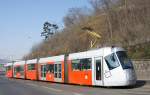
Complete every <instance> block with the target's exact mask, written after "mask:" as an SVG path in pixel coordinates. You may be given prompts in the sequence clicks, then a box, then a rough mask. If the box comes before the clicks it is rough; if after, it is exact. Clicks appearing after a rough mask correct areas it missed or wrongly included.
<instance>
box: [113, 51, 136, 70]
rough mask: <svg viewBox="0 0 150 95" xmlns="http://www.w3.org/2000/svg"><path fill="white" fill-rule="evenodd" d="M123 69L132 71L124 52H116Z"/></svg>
mask: <svg viewBox="0 0 150 95" xmlns="http://www.w3.org/2000/svg"><path fill="white" fill-rule="evenodd" d="M116 54H117V56H118V59H119V61H120V63H121V65H122V68H123V69H132V68H133V65H132V62H131V60H130V59H129V58H128V56H127V54H126V52H125V51H118V52H116Z"/></svg>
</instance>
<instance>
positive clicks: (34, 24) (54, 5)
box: [0, 0, 89, 59]
mask: <svg viewBox="0 0 150 95" xmlns="http://www.w3.org/2000/svg"><path fill="white" fill-rule="evenodd" d="M85 6H89V4H88V0H0V58H9V59H20V58H22V56H23V55H25V54H27V53H28V52H29V51H30V49H31V47H32V46H33V45H34V44H37V43H39V42H40V41H41V40H42V38H41V37H40V33H41V32H42V28H43V23H44V22H45V21H49V22H53V23H56V24H58V25H59V27H62V26H63V17H64V16H65V15H66V14H67V12H68V9H69V8H72V7H85Z"/></svg>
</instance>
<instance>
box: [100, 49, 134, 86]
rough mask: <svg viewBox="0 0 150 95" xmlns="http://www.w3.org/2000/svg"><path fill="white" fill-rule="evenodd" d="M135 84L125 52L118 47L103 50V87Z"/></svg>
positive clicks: (132, 71)
mask: <svg viewBox="0 0 150 95" xmlns="http://www.w3.org/2000/svg"><path fill="white" fill-rule="evenodd" d="M135 83H136V74H135V71H134V68H133V64H132V62H131V60H130V59H129V58H128V56H127V54H126V51H125V50H124V49H123V48H120V47H110V48H104V57H103V85H104V86H130V85H134V84H135Z"/></svg>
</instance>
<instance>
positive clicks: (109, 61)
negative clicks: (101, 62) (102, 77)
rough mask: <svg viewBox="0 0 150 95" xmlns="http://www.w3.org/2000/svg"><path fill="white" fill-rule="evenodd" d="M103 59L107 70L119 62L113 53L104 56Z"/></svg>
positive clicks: (116, 65)
mask: <svg viewBox="0 0 150 95" xmlns="http://www.w3.org/2000/svg"><path fill="white" fill-rule="evenodd" d="M105 61H106V64H107V66H108V68H109V70H112V69H114V68H116V67H118V66H119V62H118V60H117V57H116V55H115V54H114V53H113V54H111V55H108V56H106V57H105Z"/></svg>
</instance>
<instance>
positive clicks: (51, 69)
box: [46, 64, 54, 73]
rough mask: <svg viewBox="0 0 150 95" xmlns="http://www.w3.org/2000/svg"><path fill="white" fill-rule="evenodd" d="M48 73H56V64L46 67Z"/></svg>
mask: <svg viewBox="0 0 150 95" xmlns="http://www.w3.org/2000/svg"><path fill="white" fill-rule="evenodd" d="M46 71H47V72H49V73H54V64H48V65H46Z"/></svg>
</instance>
